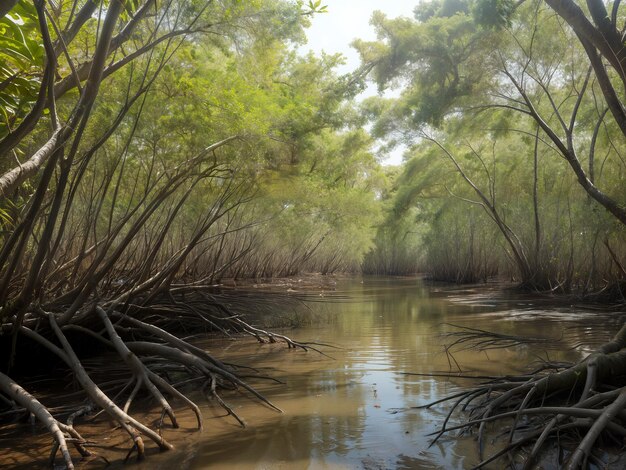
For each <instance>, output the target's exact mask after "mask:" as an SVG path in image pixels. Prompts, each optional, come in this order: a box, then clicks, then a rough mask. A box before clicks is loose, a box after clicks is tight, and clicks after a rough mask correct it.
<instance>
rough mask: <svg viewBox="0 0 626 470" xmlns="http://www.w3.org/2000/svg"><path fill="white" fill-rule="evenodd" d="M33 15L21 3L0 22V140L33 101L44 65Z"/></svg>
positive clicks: (32, 10) (29, 7) (27, 5)
mask: <svg viewBox="0 0 626 470" xmlns="http://www.w3.org/2000/svg"><path fill="white" fill-rule="evenodd" d="M44 55H45V54H44V47H43V44H42V41H41V38H40V35H39V26H38V20H37V12H36V11H35V8H34V6H33V4H32V3H31V2H27V1H26V0H21V1H19V2H18V3H17V5H16V6H15V7H14V8H13V9H12V10H11V11H10V12H9V13H8V14H6V15H5V16H4V17H3V18H0V138H2V137H4V136H5V135H6V134H7V133H8V132H10V130H11V129H13V128H14V127H15V126H16V125H17V124H19V120H20V119H21V118H22V117H24V115H25V114H26V113H27V112H28V111H29V109H30V107H31V105H32V103H33V102H34V101H35V100H36V99H37V93H38V91H39V87H40V84H41V73H42V70H43V65H44V64H43V62H44Z"/></svg>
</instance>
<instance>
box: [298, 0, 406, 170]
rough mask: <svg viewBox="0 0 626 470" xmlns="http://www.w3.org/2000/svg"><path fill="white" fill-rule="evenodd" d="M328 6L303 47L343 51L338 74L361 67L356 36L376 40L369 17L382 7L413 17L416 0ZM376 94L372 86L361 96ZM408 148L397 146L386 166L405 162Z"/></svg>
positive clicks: (357, 0)
mask: <svg viewBox="0 0 626 470" xmlns="http://www.w3.org/2000/svg"><path fill="white" fill-rule="evenodd" d="M322 4H323V5H327V6H328V13H320V14H316V15H313V18H312V19H311V27H310V28H309V29H308V30H307V39H308V43H307V44H306V45H304V46H302V47H301V48H300V49H301V51H302V52H303V53H306V52H308V51H309V50H311V51H313V52H314V53H315V54H320V53H321V52H322V51H324V52H326V53H329V54H336V53H341V54H342V55H343V56H345V57H346V64H345V65H343V66H341V67H339V68H338V70H337V71H338V73H340V74H343V73H349V72H351V71H353V70H355V69H356V68H358V67H359V65H360V63H361V61H360V59H359V55H358V53H357V52H356V51H355V50H354V49H353V48H351V47H350V43H351V42H352V41H354V40H355V39H363V40H366V41H373V40H376V33H375V31H374V28H373V27H372V26H371V25H370V23H369V22H370V18H371V17H372V13H373V12H374V11H375V10H380V11H382V12H383V13H385V14H386V15H387V16H388V17H390V18H395V17H398V16H406V17H409V18H412V17H413V9H414V8H415V5H416V4H417V1H415V0H408V1H407V0H325V1H324V0H322ZM375 94H376V88H375V87H373V86H370V87H368V89H367V90H366V91H365V92H364V93H363V94H362V95H361V97H362V98H365V97H367V96H372V95H375ZM404 150H405V148H404V147H401V148H397V149H395V150H394V151H393V152H391V153H390V155H389V157H388V158H386V159H385V160H384V161H383V164H385V165H398V164H400V163H401V162H402V154H403V152H404Z"/></svg>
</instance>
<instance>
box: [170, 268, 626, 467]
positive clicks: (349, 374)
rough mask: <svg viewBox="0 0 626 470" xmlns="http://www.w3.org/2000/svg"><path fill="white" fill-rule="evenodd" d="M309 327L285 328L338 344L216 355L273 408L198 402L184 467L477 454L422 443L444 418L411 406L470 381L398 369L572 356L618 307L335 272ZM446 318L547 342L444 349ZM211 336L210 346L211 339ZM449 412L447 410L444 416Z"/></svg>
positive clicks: (239, 346) (469, 369)
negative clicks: (248, 370)
mask: <svg viewBox="0 0 626 470" xmlns="http://www.w3.org/2000/svg"><path fill="white" fill-rule="evenodd" d="M309 309H310V310H307V311H308V314H309V315H310V316H311V317H312V318H313V320H312V321H311V323H310V324H309V325H308V326H304V327H301V328H299V329H296V330H292V331H290V332H289V333H288V334H289V335H291V336H293V337H296V338H298V339H299V340H302V341H318V342H324V343H331V344H333V345H337V346H338V347H340V348H341V349H329V348H322V349H323V350H324V351H325V352H326V353H327V354H328V355H330V356H332V359H331V358H328V357H324V356H321V355H319V354H317V353H315V352H302V351H294V350H287V349H286V348H285V347H284V346H283V345H267V344H265V345H263V344H257V343H254V342H252V341H244V342H241V341H239V342H230V343H228V344H227V343H224V344H227V345H226V347H225V353H224V354H225V356H224V360H227V361H229V362H235V363H236V362H240V363H244V364H248V365H250V364H251V365H254V366H256V367H259V368H260V369H261V370H262V372H263V373H264V374H267V375H271V376H272V377H275V378H278V379H280V380H282V381H284V382H285V384H284V385H276V384H269V383H265V384H260V385H257V386H258V387H259V389H261V390H262V392H263V393H264V394H265V395H266V396H267V397H268V398H270V399H271V400H272V401H273V402H274V403H275V404H276V405H277V406H279V407H280V408H281V409H282V410H283V411H284V412H283V413H282V414H279V413H276V412H274V411H272V410H269V409H267V408H266V407H263V406H260V405H258V404H257V403H254V402H253V401H251V400H250V399H248V398H245V397H236V398H234V399H233V398H231V399H230V403H231V404H232V405H233V407H234V408H235V410H236V412H237V413H238V414H239V415H241V416H242V417H243V418H244V419H245V420H246V422H247V424H248V427H247V428H246V429H243V430H242V429H241V428H239V427H238V426H237V425H236V423H235V422H234V420H232V419H231V418H226V419H224V418H220V419H214V417H216V416H220V415H222V414H223V413H221V412H217V411H214V412H213V414H212V413H211V412H208V413H207V412H206V411H205V414H207V416H208V417H209V418H208V423H207V428H208V429H209V431H205V432H204V435H203V436H198V435H196V437H194V438H190V441H189V442H188V445H187V449H186V451H185V458H184V459H180V460H178V462H180V464H181V466H182V467H184V468H189V469H204V468H220V469H318V468H332V469H335V468H337V469H341V468H346V469H352V468H365V469H379V468H380V469H387V468H393V469H395V468H402V469H409V468H414V469H428V468H445V469H457V468H458V469H462V468H468V467H470V466H471V465H472V464H475V463H477V462H478V459H477V453H476V443H475V441H474V440H473V439H471V438H464V439H454V438H449V439H443V440H441V441H439V442H438V443H437V445H435V446H432V447H429V443H430V438H429V437H428V436H427V434H429V433H431V432H433V431H435V430H436V429H437V427H438V425H440V424H441V422H442V420H443V419H444V418H445V415H446V412H447V409H446V407H445V406H443V405H439V406H435V407H432V408H429V409H411V407H415V406H419V405H424V404H427V403H429V402H431V401H434V400H437V399H439V398H442V397H444V396H446V395H449V394H453V393H455V392H457V391H459V390H460V388H461V387H467V386H469V385H471V383H473V382H472V381H471V380H468V379H464V378H458V377H452V378H448V377H429V376H424V375H408V374H407V373H418V374H430V373H439V372H444V373H449V372H452V373H456V372H458V371H459V368H461V369H463V371H464V372H465V373H470V374H475V375H493V374H509V373H518V372H522V371H524V370H527V369H526V367H527V366H528V364H531V363H535V364H537V363H538V361H540V360H541V359H549V360H552V361H554V360H563V361H576V360H578V359H580V358H581V357H583V355H584V354H586V353H587V352H589V351H590V350H591V349H592V348H593V347H595V346H597V345H598V344H601V343H602V342H604V341H605V340H607V339H608V338H609V337H610V335H611V333H612V332H614V331H616V330H617V328H618V327H619V325H621V321H622V320H623V317H622V316H620V315H618V314H615V313H613V314H610V315H609V314H603V313H599V312H597V311H591V310H589V309H585V308H582V307H573V306H562V305H561V306H554V303H553V302H551V301H549V300H547V299H537V298H532V297H529V296H524V295H516V294H514V293H512V292H510V291H505V290H502V288H501V287H499V286H478V287H472V288H462V287H450V286H442V285H439V286H438V285H427V284H426V283H425V282H423V281H421V280H419V279H402V278H400V279H399V278H376V277H370V278H368V277H365V278H362V279H361V278H359V279H345V280H340V281H339V282H338V284H337V291H336V292H335V293H334V294H333V295H330V296H329V297H324V296H322V295H321V296H320V298H319V301H318V302H310V303H309ZM452 325H458V326H467V327H471V328H478V329H484V330H489V331H495V332H498V333H503V334H507V335H520V336H531V337H537V338H543V339H548V340H549V342H547V343H538V344H531V345H522V346H518V347H512V348H507V349H497V350H490V351H483V352H477V351H468V350H464V351H463V350H452V351H451V356H449V355H447V354H446V352H445V345H446V344H450V343H452V342H453V341H454V338H450V337H445V336H444V335H445V334H446V333H450V332H454V331H459V329H458V328H456V327H455V326H452ZM213 346H215V345H213ZM453 419H458V418H453Z"/></svg>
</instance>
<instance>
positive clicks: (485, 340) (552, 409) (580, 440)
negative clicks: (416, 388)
mask: <svg viewBox="0 0 626 470" xmlns="http://www.w3.org/2000/svg"><path fill="white" fill-rule="evenodd" d="M453 337H456V338H457V340H456V342H455V343H454V344H455V345H456V346H459V345H461V347H463V348H469V347H471V346H472V344H473V345H475V346H476V347H477V348H478V349H489V348H494V347H505V346H504V345H512V344H523V342H524V341H523V338H518V337H510V336H507V335H497V334H492V333H489V332H485V331H482V330H478V329H472V328H468V329H466V331H463V332H461V334H457V335H453ZM536 340H538V338H535V339H533V340H532V341H533V342H536ZM625 346H626V325H625V326H624V327H622V329H621V330H620V332H619V333H618V334H617V335H616V336H615V337H614V338H613V340H612V341H610V342H609V343H607V344H605V345H604V346H602V347H601V348H600V349H599V350H598V351H597V352H595V353H593V354H591V355H589V356H588V357H587V358H586V359H584V360H583V361H581V362H579V363H577V364H574V365H571V366H569V367H567V368H564V369H560V368H559V367H557V366H555V368H554V369H552V368H549V367H548V368H542V370H539V371H535V372H534V373H532V374H526V375H523V376H519V377H482V379H483V380H484V379H487V381H486V382H483V383H481V384H480V385H478V386H475V387H474V388H473V389H471V390H465V391H462V392H460V393H456V394H454V395H452V396H449V397H446V398H444V399H440V400H437V401H435V402H433V403H430V404H428V405H424V406H423V407H422V408H426V407H430V406H433V405H435V404H439V403H443V402H447V401H450V402H451V405H450V410H449V412H448V414H447V416H446V418H445V420H444V421H443V423H442V425H441V428H440V429H439V430H438V431H437V432H435V433H433V441H432V443H431V445H432V444H434V443H435V442H437V441H438V440H439V439H440V438H441V437H443V436H444V435H446V434H448V433H452V432H460V433H471V432H476V433H477V440H478V449H479V456H480V459H481V461H480V463H479V464H478V465H477V466H476V467H474V468H482V467H484V466H485V465H487V464H489V463H491V462H494V461H496V460H498V459H500V458H501V457H503V456H505V455H507V454H508V455H509V461H508V464H507V465H510V466H511V467H515V462H516V461H519V459H522V460H523V461H524V468H525V469H529V468H532V466H533V464H534V462H535V461H536V460H537V459H540V458H541V455H542V451H543V449H544V448H545V446H546V443H547V442H549V441H550V442H554V443H555V444H556V445H557V446H558V447H559V448H560V449H561V450H560V452H563V453H564V454H565V455H566V456H567V461H566V464H565V466H564V468H566V469H567V470H575V469H578V468H586V467H587V465H588V462H590V461H598V457H597V455H594V454H593V452H594V447H595V446H596V445H597V444H598V442H599V441H600V440H601V438H602V437H604V438H606V439H607V440H604V441H603V442H617V443H620V445H621V443H622V442H624V438H625V437H626V386H624V383H626V348H625ZM444 375H446V376H450V377H452V376H454V377H459V374H444ZM475 378H476V377H475ZM459 407H461V408H462V409H468V410H469V419H468V420H467V421H466V422H464V423H462V424H458V425H453V426H449V422H450V417H451V416H452V413H453V412H454V410H456V409H458V408H459ZM493 422H499V423H500V424H505V423H506V426H507V431H506V432H505V433H504V435H506V436H507V440H506V442H504V443H503V444H502V445H501V448H500V449H499V450H497V451H496V452H495V453H493V454H492V455H491V456H489V457H487V458H485V457H484V456H483V449H484V445H485V439H486V435H487V425H488V424H489V423H493ZM571 442H575V443H576V444H574V445H573V446H572V445H570V443H571ZM503 462H504V461H503ZM502 465H504V463H502V464H501V466H502ZM515 468H517V467H515Z"/></svg>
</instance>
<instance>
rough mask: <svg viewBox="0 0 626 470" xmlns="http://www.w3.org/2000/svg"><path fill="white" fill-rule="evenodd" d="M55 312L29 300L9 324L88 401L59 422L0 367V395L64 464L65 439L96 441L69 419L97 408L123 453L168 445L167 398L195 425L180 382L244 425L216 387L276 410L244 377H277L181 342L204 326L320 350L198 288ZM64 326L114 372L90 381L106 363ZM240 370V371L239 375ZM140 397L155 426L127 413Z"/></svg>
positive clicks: (81, 444)
mask: <svg viewBox="0 0 626 470" xmlns="http://www.w3.org/2000/svg"><path fill="white" fill-rule="evenodd" d="M192 294H193V293H192ZM207 300H208V302H207ZM48 307H50V306H48ZM55 308H57V309H58V308H59V306H56V307H55ZM62 317H63V312H62V311H57V312H56V313H52V312H48V311H44V310H43V309H42V308H40V307H34V308H33V312H32V313H29V314H27V315H26V316H25V318H24V322H23V324H22V325H21V326H19V327H17V331H18V332H19V334H20V335H22V336H24V337H27V338H29V339H30V340H32V341H35V342H36V343H38V344H39V345H41V346H43V348H45V349H46V350H48V351H50V352H52V353H53V354H54V355H56V356H58V357H59V358H60V359H61V360H62V361H63V362H64V363H65V364H66V365H67V366H68V368H69V370H70V371H71V375H72V377H73V378H74V379H75V381H76V382H77V383H78V385H79V386H80V388H81V392H71V393H70V394H68V397H69V396H70V395H72V396H75V397H81V399H82V398H84V394H86V395H87V397H88V401H87V402H86V403H85V402H83V403H82V404H81V405H78V406H77V405H72V406H68V407H65V408H64V409H67V411H65V413H67V414H66V416H67V418H66V421H67V424H64V423H62V422H60V421H59V420H58V418H55V417H53V415H52V413H53V410H51V409H48V408H46V407H45V406H44V405H42V404H41V403H40V402H38V401H37V400H36V399H35V398H34V397H32V396H31V395H29V394H28V393H27V392H26V391H25V390H24V389H23V388H21V387H20V386H18V385H17V384H15V382H13V381H12V380H11V379H10V378H8V377H7V376H4V375H1V374H0V399H1V400H2V405H3V406H4V407H5V408H7V407H8V409H9V410H10V412H11V413H15V412H17V411H20V410H21V412H24V411H28V412H31V413H33V414H34V415H35V416H36V417H37V418H38V419H39V420H40V421H42V422H43V423H44V424H45V425H46V426H47V428H48V430H49V432H50V433H52V434H53V436H54V439H55V440H54V444H53V446H52V449H51V452H50V460H51V461H53V460H54V458H55V456H56V455H57V454H58V452H59V451H60V452H61V454H62V455H63V459H64V461H65V465H66V466H67V467H68V468H73V463H72V458H71V456H70V452H69V450H68V446H73V447H74V448H75V449H76V450H77V451H78V453H79V454H80V455H81V456H83V457H86V456H89V455H91V454H90V452H89V451H88V450H87V449H86V447H85V446H87V445H89V446H93V445H95V446H98V444H97V443H91V442H86V441H85V440H84V439H82V437H81V436H80V435H79V434H78V432H77V431H76V430H75V429H74V423H75V422H76V421H77V420H80V419H82V418H86V419H89V420H93V419H95V418H96V417H98V416H99V415H100V414H102V413H104V414H106V415H108V416H109V417H110V418H111V419H112V421H113V422H114V423H115V425H116V426H117V427H119V428H120V429H122V430H123V431H125V432H126V433H127V434H128V436H129V437H130V440H131V442H132V445H131V447H130V448H129V450H128V452H127V453H126V457H125V460H128V459H129V458H131V456H133V455H136V457H137V458H138V459H143V458H144V455H145V442H144V439H145V438H148V439H149V440H150V441H152V442H154V443H155V444H156V445H157V446H158V448H159V449H161V450H167V449H171V448H172V445H171V444H170V443H169V442H168V441H167V440H166V439H165V437H164V435H163V421H164V419H166V418H167V420H168V421H169V423H171V426H172V427H173V428H176V427H178V421H177V417H176V413H175V411H174V407H173V406H172V404H171V403H173V402H171V403H170V400H176V401H178V402H180V403H182V404H183V405H184V406H186V407H187V408H188V409H190V410H191V411H192V412H193V413H194V415H195V417H196V421H197V426H198V429H202V427H203V423H202V413H201V411H200V408H199V407H198V405H196V403H194V402H193V401H192V400H191V399H189V398H188V397H187V396H186V395H185V394H184V393H183V392H182V391H180V390H179V389H178V387H180V386H183V385H185V384H187V385H191V384H194V383H198V382H199V381H202V382H204V383H205V387H203V388H204V389H205V390H206V395H207V398H209V399H210V400H211V401H214V402H216V403H217V404H218V405H219V406H220V407H222V408H223V409H224V410H225V411H226V413H227V414H228V415H230V416H232V417H233V418H234V419H235V420H237V422H238V423H239V424H240V425H241V426H245V421H244V419H243V418H242V417H241V416H239V415H237V413H236V412H235V411H234V409H233V408H232V407H231V406H229V405H228V403H227V402H226V401H225V400H224V398H223V397H222V396H221V392H220V389H228V390H237V389H239V390H243V391H244V392H246V393H248V394H249V395H250V396H251V397H253V398H254V399H256V400H259V401H260V402H261V403H263V404H265V405H267V406H268V407H270V408H272V409H273V410H276V411H279V412H281V410H280V408H278V407H277V406H276V405H274V404H273V403H272V402H271V401H270V400H268V399H267V398H266V397H265V396H263V395H262V394H260V393H259V392H258V391H257V390H255V388H253V387H252V386H251V385H249V384H248V383H247V381H246V380H247V379H248V378H254V379H257V380H258V379H263V380H271V381H274V382H276V383H281V382H280V380H277V379H274V378H271V377H265V376H263V375H260V374H259V373H258V372H259V371H257V370H256V369H254V368H252V367H249V366H245V365H234V364H226V363H224V362H222V361H220V360H219V359H217V358H216V357H214V356H213V355H212V354H210V353H209V352H207V351H205V350H204V349H201V348H199V347H197V346H195V345H193V344H191V343H190V342H189V338H190V337H191V338H193V337H196V336H198V335H199V334H201V333H205V332H206V331H207V327H209V330H212V331H217V332H219V333H221V334H227V335H228V336H231V337H232V336H233V335H234V334H237V335H242V334H243V335H252V336H253V337H255V338H256V339H257V340H259V341H261V342H263V343H283V344H285V345H287V347H288V348H290V349H300V350H303V351H308V350H313V351H316V352H318V353H320V354H323V355H325V354H324V353H323V352H322V351H320V350H319V349H318V348H316V347H315V346H322V344H318V343H301V342H298V341H294V340H293V339H291V338H289V337H287V336H285V335H282V334H276V333H273V332H271V331H267V330H264V329H261V328H258V327H255V326H252V325H251V324H250V323H249V322H247V321H244V320H243V319H242V315H240V314H237V313H234V312H232V311H230V310H229V308H227V307H225V306H223V305H219V304H218V303H217V300H216V298H215V296H212V295H209V294H207V293H205V292H203V295H202V296H200V297H197V296H195V297H193V298H189V297H187V298H174V297H173V296H172V295H171V294H168V296H166V300H165V301H164V300H163V299H159V298H156V299H151V301H150V303H148V304H141V302H138V303H128V304H126V305H120V304H118V303H115V302H109V303H106V302H104V303H93V304H91V305H85V307H84V308H83V309H82V310H81V311H79V312H78V313H77V314H76V315H75V317H74V319H73V320H72V322H70V323H66V324H63V325H60V324H59V322H57V318H62ZM12 328H13V327H12V326H11V324H7V325H4V331H7V332H10V331H14V330H13V329H12ZM168 330H169V331H168ZM172 331H176V332H178V331H182V332H183V334H184V336H187V337H188V338H185V339H183V338H181V337H179V336H176V335H175V334H173V333H172ZM66 333H67V334H69V333H72V334H73V335H76V334H78V335H83V336H85V337H87V338H90V340H91V339H93V341H92V342H97V343H99V344H100V345H102V346H103V347H105V348H107V349H110V350H111V351H114V352H115V353H116V354H117V355H118V356H119V357H120V358H121V361H120V362H121V363H122V364H123V366H122V367H121V368H120V367H119V366H117V365H116V366H115V367H114V368H113V369H112V370H115V375H114V376H107V380H105V381H99V382H98V383H96V380H94V378H92V377H96V378H97V377H99V376H100V375H101V373H102V372H101V369H102V367H103V366H104V367H106V368H109V367H110V366H109V365H106V364H99V363H98V362H94V361H93V360H87V359H84V360H82V361H81V359H79V357H78V356H77V354H76V352H75V351H74V348H73V347H72V344H71V340H73V338H74V336H71V337H70V336H66ZM55 342H56V344H55ZM324 346H326V345H324ZM330 347H332V346H330ZM240 371H245V372H246V373H247V375H246V374H242V373H241V372H240ZM250 371H252V372H254V374H251V373H250ZM196 389H197V387H196ZM166 396H167V398H166ZM110 397H112V398H110ZM146 397H148V398H150V399H152V400H153V401H154V402H155V403H156V404H157V405H158V406H159V407H160V409H161V414H160V419H159V420H158V421H157V424H156V425H155V426H154V427H155V429H151V428H150V427H149V426H147V425H145V424H143V423H142V422H140V421H139V420H137V419H135V418H134V417H133V416H132V414H131V409H132V408H133V403H135V402H136V401H137V400H139V399H141V400H142V401H143V400H144V399H145V398H146ZM15 410H17V411H15Z"/></svg>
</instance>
